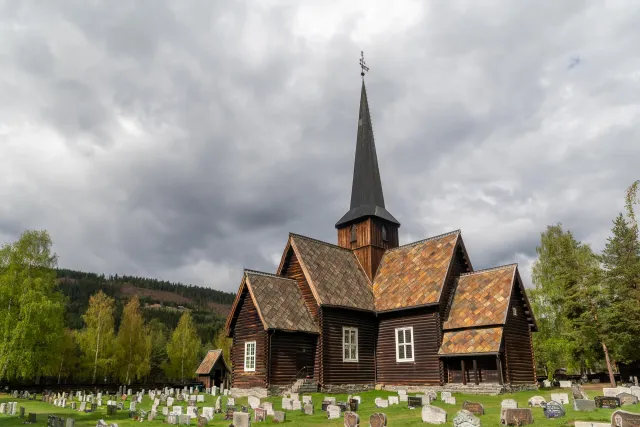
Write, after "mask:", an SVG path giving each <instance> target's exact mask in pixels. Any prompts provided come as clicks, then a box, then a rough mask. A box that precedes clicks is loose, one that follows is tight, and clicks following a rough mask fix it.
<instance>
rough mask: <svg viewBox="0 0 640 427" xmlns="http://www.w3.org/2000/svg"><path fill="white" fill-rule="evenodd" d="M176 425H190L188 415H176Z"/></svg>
mask: <svg viewBox="0 0 640 427" xmlns="http://www.w3.org/2000/svg"><path fill="white" fill-rule="evenodd" d="M178 423H179V424H181V425H189V424H191V417H190V416H189V415H186V414H184V415H178Z"/></svg>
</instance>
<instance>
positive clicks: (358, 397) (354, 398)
mask: <svg viewBox="0 0 640 427" xmlns="http://www.w3.org/2000/svg"><path fill="white" fill-rule="evenodd" d="M352 399H353V400H357V401H358V405H359V404H361V403H362V399H361V398H360V396H353V397H352Z"/></svg>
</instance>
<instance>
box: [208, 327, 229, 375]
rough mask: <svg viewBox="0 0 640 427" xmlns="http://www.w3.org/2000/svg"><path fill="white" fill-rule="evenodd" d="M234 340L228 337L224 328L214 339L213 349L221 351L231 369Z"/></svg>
mask: <svg viewBox="0 0 640 427" xmlns="http://www.w3.org/2000/svg"><path fill="white" fill-rule="evenodd" d="M232 344H233V340H232V339H231V338H228V337H227V334H226V333H225V330H224V328H223V329H219V330H218V332H217V333H216V335H215V337H213V347H212V348H213V349H221V350H222V355H223V356H224V360H225V362H227V364H228V365H229V368H231V345H232Z"/></svg>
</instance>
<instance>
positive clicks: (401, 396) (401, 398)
mask: <svg viewBox="0 0 640 427" xmlns="http://www.w3.org/2000/svg"><path fill="white" fill-rule="evenodd" d="M407 399H408V396H407V391H406V390H398V400H399V401H400V402H406V401H407Z"/></svg>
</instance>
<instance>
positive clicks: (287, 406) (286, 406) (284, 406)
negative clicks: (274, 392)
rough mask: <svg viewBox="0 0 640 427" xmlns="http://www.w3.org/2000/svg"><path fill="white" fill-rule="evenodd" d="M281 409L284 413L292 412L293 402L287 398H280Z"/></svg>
mask: <svg viewBox="0 0 640 427" xmlns="http://www.w3.org/2000/svg"><path fill="white" fill-rule="evenodd" d="M282 409H284V410H285V411H292V410H293V401H292V400H291V399H289V398H288V397H283V398H282Z"/></svg>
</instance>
